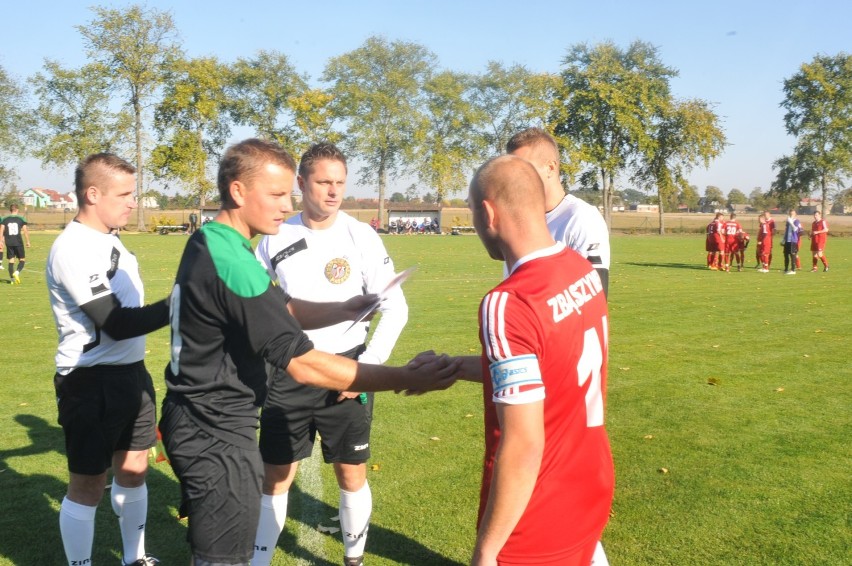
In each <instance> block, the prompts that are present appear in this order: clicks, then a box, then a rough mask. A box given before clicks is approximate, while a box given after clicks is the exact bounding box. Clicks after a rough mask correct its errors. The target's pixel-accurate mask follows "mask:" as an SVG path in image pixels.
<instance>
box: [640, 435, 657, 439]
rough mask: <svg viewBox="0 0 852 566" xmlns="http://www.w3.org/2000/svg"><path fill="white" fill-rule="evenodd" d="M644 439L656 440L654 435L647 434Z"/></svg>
mask: <svg viewBox="0 0 852 566" xmlns="http://www.w3.org/2000/svg"><path fill="white" fill-rule="evenodd" d="M642 438H644V439H645V440H651V439H652V438H654V435H653V434H646V435H645V436H643V437H642Z"/></svg>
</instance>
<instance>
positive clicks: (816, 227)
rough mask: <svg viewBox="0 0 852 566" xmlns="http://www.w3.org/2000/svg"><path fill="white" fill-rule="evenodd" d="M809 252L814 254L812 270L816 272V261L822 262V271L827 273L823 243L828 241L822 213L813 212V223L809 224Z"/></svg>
mask: <svg viewBox="0 0 852 566" xmlns="http://www.w3.org/2000/svg"><path fill="white" fill-rule="evenodd" d="M810 235H811V251H812V252H813V253H814V263H813V269H811V271H816V270H817V259H819V260H820V261H822V265H823V268H822V270H823V271H828V258H827V257H825V241H826V240H827V239H828V238H827V236H828V222H827V221H825V220H823V218H822V213H821V212H819V211H817V212H814V222H813V224H811V234H810Z"/></svg>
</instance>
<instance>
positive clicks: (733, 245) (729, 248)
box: [725, 238, 740, 254]
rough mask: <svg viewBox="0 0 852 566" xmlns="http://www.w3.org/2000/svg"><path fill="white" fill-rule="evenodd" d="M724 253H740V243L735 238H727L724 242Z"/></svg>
mask: <svg viewBox="0 0 852 566" xmlns="http://www.w3.org/2000/svg"><path fill="white" fill-rule="evenodd" d="M725 251H726V252H727V253H729V254H732V253H736V252H738V251H740V241H739V240H737V239H736V238H728V239H727V240H725Z"/></svg>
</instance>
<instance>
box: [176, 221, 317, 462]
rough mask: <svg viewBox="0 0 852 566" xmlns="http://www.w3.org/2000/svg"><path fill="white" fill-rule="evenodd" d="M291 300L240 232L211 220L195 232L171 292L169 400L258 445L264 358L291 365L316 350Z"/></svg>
mask: <svg viewBox="0 0 852 566" xmlns="http://www.w3.org/2000/svg"><path fill="white" fill-rule="evenodd" d="M286 303H287V299H286V296H285V295H284V293H283V291H281V289H280V288H278V287H276V286H274V285H273V284H272V282H271V280H270V279H269V275H268V274H267V272H266V270H265V269H264V268H263V267H262V266H261V265H260V263H259V262H258V261H257V259H256V258H255V256H254V252H253V251H252V249H251V243H250V242H249V241H248V240H247V239H246V238H244V237H243V236H242V235H241V234H240V233H239V232H237V231H236V230H234V229H233V228H231V227H229V226H226V225H224V224H220V223H218V222H210V223H208V224H206V225H205V226H204V227H202V228H201V230H199V231H197V232H196V233H195V234H193V235H192V236H191V237H190V239H189V241H188V242H187V245H186V249H185V250H184V252H183V257H182V258H181V262H180V267H179V268H178V272H177V277H176V280H175V286H174V288H173V290H172V296H171V352H172V353H171V361H170V362H169V364H168V366H166V383H167V385H168V393H167V395H166V398H167V400H168V401H171V402H175V403H178V404H181V405H184V406H186V407H188V408H189V412H190V414H191V416H192V417H193V419H194V420H195V421H196V423H197V424H198V426H199V427H201V428H202V429H204V430H206V431H207V432H209V433H210V434H212V435H213V436H216V437H218V438H221V439H222V440H225V441H227V442H230V443H233V444H236V445H238V446H246V447H253V446H256V445H257V437H256V432H257V431H256V429H257V426H258V409H259V408H260V406H261V405H263V402H264V399H265V397H266V375H267V372H266V366H265V362H268V363H269V364H270V365H272V366H274V367H279V368H284V367H287V365H288V364H289V363H290V360H291V359H292V358H293V357H296V356H300V355H302V354H304V353H306V352H308V351H309V350H311V349H312V348H313V344H312V343H311V341H310V340H309V339H308V337H307V336H306V335H305V333H304V332H302V329H301V327H300V326H299V323H298V322H296V320H295V319H294V318H293V317H292V316H290V314H289V312H288V311H287V304H286Z"/></svg>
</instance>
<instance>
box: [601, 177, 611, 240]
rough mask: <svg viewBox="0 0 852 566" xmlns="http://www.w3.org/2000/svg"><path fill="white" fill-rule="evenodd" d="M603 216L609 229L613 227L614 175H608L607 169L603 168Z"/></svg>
mask: <svg viewBox="0 0 852 566" xmlns="http://www.w3.org/2000/svg"><path fill="white" fill-rule="evenodd" d="M601 180H602V181H603V183H602V189H603V190H602V192H601V202H602V203H603V217H604V222H606V227H607V229H611V228H612V176H610V175H607V171H606V169H601Z"/></svg>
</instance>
